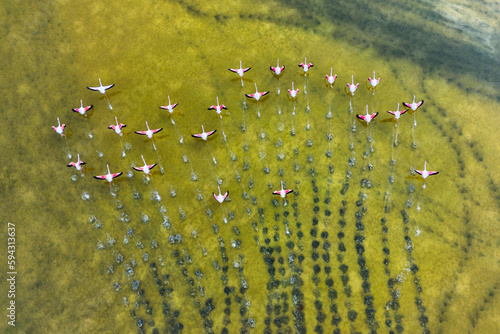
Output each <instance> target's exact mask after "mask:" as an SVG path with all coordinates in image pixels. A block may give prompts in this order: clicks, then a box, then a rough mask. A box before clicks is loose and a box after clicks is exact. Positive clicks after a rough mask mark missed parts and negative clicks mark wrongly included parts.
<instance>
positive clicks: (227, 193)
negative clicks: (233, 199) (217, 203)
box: [222, 191, 229, 200]
mask: <svg viewBox="0 0 500 334" xmlns="http://www.w3.org/2000/svg"><path fill="white" fill-rule="evenodd" d="M228 195H229V191H226V193H225V194H224V195H222V199H223V200H225V199H226V197H227V196H228Z"/></svg>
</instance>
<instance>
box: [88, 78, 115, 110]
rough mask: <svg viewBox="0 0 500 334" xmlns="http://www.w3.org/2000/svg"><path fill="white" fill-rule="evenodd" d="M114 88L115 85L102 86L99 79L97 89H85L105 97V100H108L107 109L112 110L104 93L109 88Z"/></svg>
mask: <svg viewBox="0 0 500 334" xmlns="http://www.w3.org/2000/svg"><path fill="white" fill-rule="evenodd" d="M114 86H115V84H112V85H107V86H103V85H102V82H101V78H99V86H97V87H87V88H88V89H90V90H93V91H96V92H99V93H101V94H103V95H104V96H105V97H106V99H107V100H108V107H109V109H110V110H113V107H112V106H111V103H110V102H109V98H108V96H107V95H106V91H107V90H108V89H110V88H113V87H114Z"/></svg>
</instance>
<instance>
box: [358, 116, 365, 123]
mask: <svg viewBox="0 0 500 334" xmlns="http://www.w3.org/2000/svg"><path fill="white" fill-rule="evenodd" d="M356 117H357V118H359V119H362V120H363V121H365V122H366V116H365V115H356Z"/></svg>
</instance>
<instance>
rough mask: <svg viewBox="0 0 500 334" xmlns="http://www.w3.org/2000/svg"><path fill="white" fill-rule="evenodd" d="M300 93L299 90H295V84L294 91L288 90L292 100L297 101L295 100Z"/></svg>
mask: <svg viewBox="0 0 500 334" xmlns="http://www.w3.org/2000/svg"><path fill="white" fill-rule="evenodd" d="M298 92H299V89H298V88H297V89H293V82H292V89H291V90H290V89H289V90H288V93H290V96H291V97H292V99H293V100H294V101H295V98H296V97H297V93H298Z"/></svg>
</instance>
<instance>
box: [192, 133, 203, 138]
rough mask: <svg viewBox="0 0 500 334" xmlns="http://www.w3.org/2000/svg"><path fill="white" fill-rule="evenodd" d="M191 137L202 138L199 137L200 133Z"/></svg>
mask: <svg viewBox="0 0 500 334" xmlns="http://www.w3.org/2000/svg"><path fill="white" fill-rule="evenodd" d="M191 137H194V138H201V137H202V135H201V133H197V134H194V135H191Z"/></svg>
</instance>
